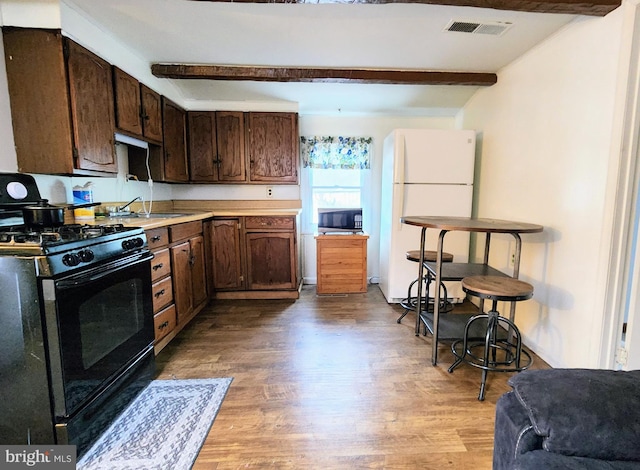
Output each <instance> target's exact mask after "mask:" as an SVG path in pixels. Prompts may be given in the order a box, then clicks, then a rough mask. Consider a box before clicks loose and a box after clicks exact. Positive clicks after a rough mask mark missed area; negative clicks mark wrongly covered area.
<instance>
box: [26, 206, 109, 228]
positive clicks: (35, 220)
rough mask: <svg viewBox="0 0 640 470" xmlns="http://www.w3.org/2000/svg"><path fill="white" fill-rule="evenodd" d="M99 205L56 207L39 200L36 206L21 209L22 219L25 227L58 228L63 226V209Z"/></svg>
mask: <svg viewBox="0 0 640 470" xmlns="http://www.w3.org/2000/svg"><path fill="white" fill-rule="evenodd" d="M99 205H100V203H99V202H89V203H87V204H77V205H65V206H57V205H54V204H49V201H48V200H47V199H40V200H39V201H38V202H37V204H35V205H31V206H25V207H23V208H22V218H23V219H24V223H25V225H26V226H28V227H31V228H44V227H60V226H62V225H64V211H65V209H81V208H83V207H93V206H99Z"/></svg>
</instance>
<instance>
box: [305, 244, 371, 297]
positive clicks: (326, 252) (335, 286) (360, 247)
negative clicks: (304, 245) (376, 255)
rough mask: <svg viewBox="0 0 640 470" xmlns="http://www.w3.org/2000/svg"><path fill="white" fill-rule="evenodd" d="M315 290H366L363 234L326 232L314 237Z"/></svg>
mask: <svg viewBox="0 0 640 470" xmlns="http://www.w3.org/2000/svg"><path fill="white" fill-rule="evenodd" d="M315 238H316V261H317V265H316V266H317V277H318V279H317V292H318V294H350V293H362V292H367V239H368V238H369V236H368V235H365V234H335V235H333V234H327V235H317V236H316V237H315Z"/></svg>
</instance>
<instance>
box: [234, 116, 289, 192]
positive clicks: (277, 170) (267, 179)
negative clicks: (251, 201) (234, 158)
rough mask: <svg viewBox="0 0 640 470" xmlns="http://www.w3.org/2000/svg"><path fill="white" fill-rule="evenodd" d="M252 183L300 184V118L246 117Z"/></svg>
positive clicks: (250, 179)
mask: <svg viewBox="0 0 640 470" xmlns="http://www.w3.org/2000/svg"><path fill="white" fill-rule="evenodd" d="M246 128H247V152H248V155H249V181H251V182H254V183H278V184H282V183H284V184H286V183H296V184H297V183H298V160H299V158H298V155H299V143H298V115H297V114H296V113H258V112H251V113H247V114H246Z"/></svg>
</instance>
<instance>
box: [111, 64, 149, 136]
mask: <svg viewBox="0 0 640 470" xmlns="http://www.w3.org/2000/svg"><path fill="white" fill-rule="evenodd" d="M113 92H114V95H115V108H116V127H117V128H118V129H120V130H123V131H125V132H128V133H131V134H134V135H137V136H142V116H141V113H140V101H141V98H140V83H139V82H138V80H136V79H135V78H133V77H132V76H131V75H129V74H127V73H126V72H123V71H122V70H120V69H119V68H118V67H114V68H113Z"/></svg>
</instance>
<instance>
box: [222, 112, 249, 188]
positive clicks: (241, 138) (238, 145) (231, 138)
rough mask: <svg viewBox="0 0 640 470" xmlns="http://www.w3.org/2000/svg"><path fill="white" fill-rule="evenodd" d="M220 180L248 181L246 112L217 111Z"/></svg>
mask: <svg viewBox="0 0 640 470" xmlns="http://www.w3.org/2000/svg"><path fill="white" fill-rule="evenodd" d="M216 135H217V144H218V157H217V160H218V181H235V182H239V181H246V180H247V171H246V164H245V135H244V114H243V113H242V112H231V111H218V112H217V113H216Z"/></svg>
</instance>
